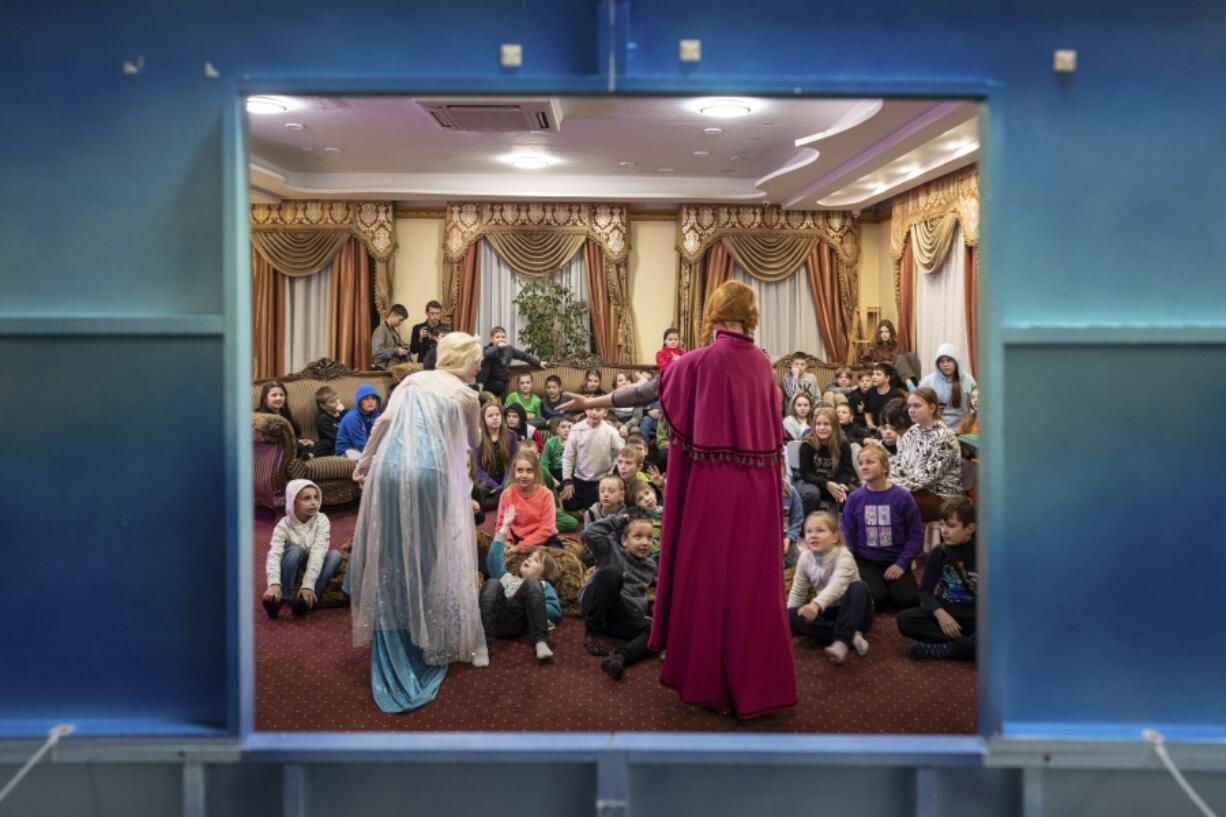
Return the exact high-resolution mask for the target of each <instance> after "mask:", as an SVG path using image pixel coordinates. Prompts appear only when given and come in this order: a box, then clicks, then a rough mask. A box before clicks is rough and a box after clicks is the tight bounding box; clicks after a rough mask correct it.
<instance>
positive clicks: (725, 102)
mask: <svg viewBox="0 0 1226 817" xmlns="http://www.w3.org/2000/svg"><path fill="white" fill-rule="evenodd" d="M698 112H699V113H700V114H702V115H703V116H713V117H715V118H716V119H735V118H737V117H738V116H748V115H749V114H751V113H753V108H752V107H751V106H750V104H749V103H748V102H746V101H745V100H743V99H706V100H702V101H701V102H700V103H699V105H698Z"/></svg>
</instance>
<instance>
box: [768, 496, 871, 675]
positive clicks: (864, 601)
mask: <svg viewBox="0 0 1226 817" xmlns="http://www.w3.org/2000/svg"><path fill="white" fill-rule="evenodd" d="M810 592H812V593H815V594H816V595H815V596H814V598H813V600H812V601H810V602H808V603H807V604H806V603H805V601H806V599H808V597H809V593H810ZM788 618H789V619H790V620H791V622H792V632H794V633H798V634H800V635H807V636H809V637H810V638H812V639H814V640H815V641H817V642H819V643H821V644H829V645H830V646H829V647H827V648H826V657H827V658H829V659H830V662H831V663H832V664H842V663H843V661H844V660H845V659H846V658H847V653H848V650H849V648H851V647H854V648H855V650H856V652H857V653H858V654H860V655H864V654H865V653H867V652H868V641H867V640H865V638H864V634H865V633H867V632H868V631H869V630H871V629H872V627H873V599H872V597H871V595H870V594H869V590H868V585H867V584H865V583H864V582H862V581H860V571H859V569H858V568H857V567H856V559H855V557H854V556H852V555H851V551H849V550H848V549H847V545H846V543H845V542H844V541H843V533H842V531H840V530H839V523H838V520H836V519H835V518H834V515H833V514H830V513H827V512H825V511H814V512H813V513H811V514H809V515H808V517H806V518H805V546H804V549H803V552H802V553H801V555H800V560H799V561H797V563H796V575H795V577H794V578H793V579H792V591H791V592H790V593H788Z"/></svg>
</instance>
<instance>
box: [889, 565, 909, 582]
mask: <svg viewBox="0 0 1226 817" xmlns="http://www.w3.org/2000/svg"><path fill="white" fill-rule="evenodd" d="M903 573H904V571H903V569H902V568H901V567H899V566H898V565H890V566H889V567H887V568H886V569H885V580H886V581H887V582H893V581H898V580H899V579H901V578H902V574H903Z"/></svg>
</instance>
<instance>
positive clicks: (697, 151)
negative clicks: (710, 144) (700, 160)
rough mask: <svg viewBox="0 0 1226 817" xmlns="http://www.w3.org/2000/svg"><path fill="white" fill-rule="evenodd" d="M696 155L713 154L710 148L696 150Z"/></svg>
mask: <svg viewBox="0 0 1226 817" xmlns="http://www.w3.org/2000/svg"><path fill="white" fill-rule="evenodd" d="M694 155H695V156H710V155H711V151H709V150H696V151H694Z"/></svg>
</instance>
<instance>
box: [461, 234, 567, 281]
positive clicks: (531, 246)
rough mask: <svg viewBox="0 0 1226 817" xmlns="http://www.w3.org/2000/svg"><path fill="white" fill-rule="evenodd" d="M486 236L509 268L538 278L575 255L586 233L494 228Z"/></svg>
mask: <svg viewBox="0 0 1226 817" xmlns="http://www.w3.org/2000/svg"><path fill="white" fill-rule="evenodd" d="M485 240H486V241H488V242H490V246H491V247H493V249H494V252H496V253H498V257H499V258H501V259H502V260H503V261H505V262H506V263H507V266H509V267H511V269H513V270H515V271H516V272H518V273H520V274H521V275H527V276H529V277H533V278H541V277H547V276H550V275H553V274H554V273H555V272H557V271H558V270H560V269H561V268H562V267H564V266H565V265H566V264H567V263H568V262H569V261H570V260H571V259H572V258H574V257H575V253H577V252H579V249H580V248H581V247H582V246H583V242H585V241H587V236H586V235H584V234H583V233H570V232H554V233H551V232H536V231H532V232H519V231H511V230H497V231H495V232H491V233H487V234H486V236H485Z"/></svg>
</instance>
